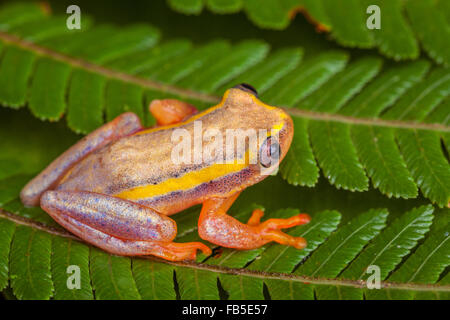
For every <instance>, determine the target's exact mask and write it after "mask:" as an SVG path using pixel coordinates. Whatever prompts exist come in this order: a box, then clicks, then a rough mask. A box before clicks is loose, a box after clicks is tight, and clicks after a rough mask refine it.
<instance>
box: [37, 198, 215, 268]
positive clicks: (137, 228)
mask: <svg viewBox="0 0 450 320" xmlns="http://www.w3.org/2000/svg"><path fill="white" fill-rule="evenodd" d="M41 207H42V209H44V210H45V211H46V212H47V213H48V214H49V215H50V216H52V218H53V219H55V220H56V221H57V222H58V223H59V224H60V225H62V226H63V227H64V228H65V229H67V230H69V231H71V232H72V233H74V234H75V235H77V236H79V237H80V238H82V239H84V240H86V241H87V242H89V243H91V244H93V245H95V246H97V247H100V248H102V249H103V250H105V251H108V252H110V253H113V254H118V255H125V256H136V255H154V256H158V257H161V258H164V259H167V260H171V261H179V260H185V259H195V257H196V254H197V250H202V251H203V252H204V253H205V254H207V255H209V254H211V250H210V249H209V248H208V247H207V246H206V245H204V244H203V243H200V242H188V243H174V242H172V240H173V239H174V238H175V236H176V233H177V226H176V223H175V221H173V220H172V219H171V218H169V217H167V216H165V215H163V214H159V213H158V212H156V211H155V210H153V209H151V208H149V207H145V206H142V205H140V204H137V203H134V202H131V201H127V200H123V199H120V198H117V197H114V196H108V195H103V194H98V193H92V192H85V191H47V192H45V193H44V194H43V195H42V198H41Z"/></svg>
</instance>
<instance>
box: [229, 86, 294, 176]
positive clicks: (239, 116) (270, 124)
mask: <svg viewBox="0 0 450 320" xmlns="http://www.w3.org/2000/svg"><path fill="white" fill-rule="evenodd" d="M223 103H224V105H225V106H226V108H227V112H228V114H230V117H229V119H230V120H229V121H230V122H231V121H233V122H234V123H235V124H236V123H239V125H236V126H238V127H241V128H252V129H255V130H256V131H257V132H258V134H259V136H258V142H257V148H255V149H257V154H256V155H254V156H256V157H257V163H256V164H253V165H251V170H252V172H253V179H251V180H252V184H253V183H256V182H258V181H260V180H262V179H264V178H265V177H266V176H267V175H269V174H271V173H272V172H273V171H275V170H276V169H277V167H278V165H279V163H280V162H281V161H282V160H283V158H284V157H285V155H286V154H287V152H288V150H289V147H290V145H291V142H292V137H293V134H294V125H293V123H292V119H291V117H290V116H289V115H288V114H287V113H286V112H285V111H284V110H283V109H281V108H277V107H272V106H269V105H267V104H265V103H263V102H262V101H261V100H259V99H258V95H257V92H256V90H255V89H254V88H253V87H252V86H250V85H248V84H240V85H237V86H235V87H233V88H231V89H229V90H228V91H227V92H226V93H225V96H224V99H223ZM261 132H266V134H262V135H261Z"/></svg>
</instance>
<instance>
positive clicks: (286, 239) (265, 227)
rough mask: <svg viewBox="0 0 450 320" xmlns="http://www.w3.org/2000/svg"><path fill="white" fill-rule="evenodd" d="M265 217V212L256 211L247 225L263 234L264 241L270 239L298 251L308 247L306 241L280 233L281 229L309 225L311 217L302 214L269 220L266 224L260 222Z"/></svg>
mask: <svg viewBox="0 0 450 320" xmlns="http://www.w3.org/2000/svg"><path fill="white" fill-rule="evenodd" d="M263 215H264V211H262V210H260V209H256V210H254V211H253V213H252V216H251V217H250V219H249V220H248V222H247V225H249V226H253V227H255V228H257V230H256V232H257V233H259V234H261V236H262V237H263V238H264V239H270V240H271V241H275V242H278V243H280V244H284V245H288V246H292V247H295V248H297V249H303V248H305V247H306V240H305V239H304V238H301V237H293V236H290V235H288V234H286V233H284V232H281V231H279V229H286V228H292V227H295V226H299V225H303V224H306V223H309V222H310V221H311V218H310V216H309V215H307V214H305V213H300V214H298V215H296V216H293V217H290V218H287V219H269V220H266V221H264V222H260V221H261V218H262V216H263Z"/></svg>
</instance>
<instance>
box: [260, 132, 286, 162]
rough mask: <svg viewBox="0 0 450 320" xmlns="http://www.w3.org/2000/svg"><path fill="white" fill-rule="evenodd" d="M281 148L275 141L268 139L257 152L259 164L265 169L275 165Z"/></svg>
mask: <svg viewBox="0 0 450 320" xmlns="http://www.w3.org/2000/svg"><path fill="white" fill-rule="evenodd" d="M280 154H281V148H280V144H279V143H278V141H277V139H275V138H273V137H268V138H267V139H266V141H264V142H263V144H262V146H261V149H260V150H259V162H260V163H261V165H262V166H263V167H265V168H269V167H271V166H273V165H274V164H277V163H278V161H279V160H280Z"/></svg>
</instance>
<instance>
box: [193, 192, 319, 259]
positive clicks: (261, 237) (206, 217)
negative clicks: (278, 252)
mask: <svg viewBox="0 0 450 320" xmlns="http://www.w3.org/2000/svg"><path fill="white" fill-rule="evenodd" d="M238 195H239V193H236V194H234V195H233V196H231V197H229V198H226V199H218V198H216V199H209V200H206V201H205V202H204V203H203V208H202V211H201V213H200V219H199V222H198V230H199V235H200V237H201V238H202V239H205V240H208V241H210V242H212V243H215V244H217V245H220V246H223V247H228V248H235V249H243V250H247V249H255V248H259V247H261V246H263V245H264V244H266V243H268V242H271V241H275V242H277V243H280V244H284V245H288V246H292V247H295V248H297V249H303V248H305V247H306V240H305V239H304V238H300V237H293V236H290V235H288V234H286V233H284V232H282V231H280V229H285V228H291V227H294V226H298V225H302V224H305V223H308V222H309V221H310V219H311V218H310V217H309V216H308V215H307V214H298V215H296V216H293V217H290V218H288V219H269V220H266V221H264V222H261V221H260V220H261V217H262V216H263V214H264V213H263V211H262V210H260V209H256V210H254V211H253V214H252V216H251V217H250V219H249V220H248V223H247V224H244V223H241V222H239V221H238V220H236V219H234V218H233V217H231V216H229V215H228V214H227V213H226V211H227V210H228V209H229V207H231V205H232V204H233V202H234V201H235V200H236V198H237V197H238Z"/></svg>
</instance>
